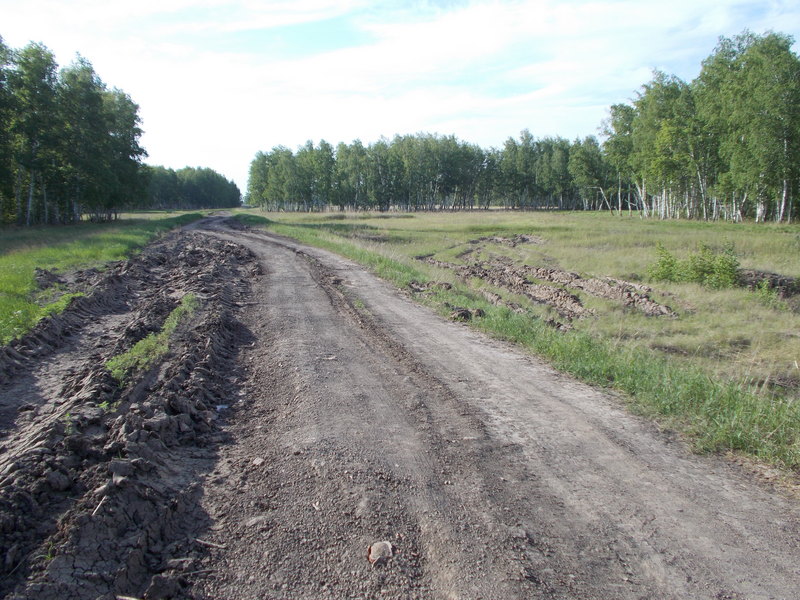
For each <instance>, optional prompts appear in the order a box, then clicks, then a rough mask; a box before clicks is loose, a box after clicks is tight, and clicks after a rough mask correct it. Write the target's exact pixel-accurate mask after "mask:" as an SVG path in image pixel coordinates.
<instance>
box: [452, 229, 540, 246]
mask: <svg viewBox="0 0 800 600" xmlns="http://www.w3.org/2000/svg"><path fill="white" fill-rule="evenodd" d="M484 242H489V243H491V244H502V245H504V246H511V247H512V248H514V247H515V246H517V245H518V244H543V243H544V240H543V239H542V238H540V237H539V236H538V235H527V234H524V233H517V234H515V235H513V236H511V237H510V238H508V237H503V236H500V235H490V236H486V237H481V238H478V239H476V240H470V241H469V242H468V243H470V244H481V243H484Z"/></svg>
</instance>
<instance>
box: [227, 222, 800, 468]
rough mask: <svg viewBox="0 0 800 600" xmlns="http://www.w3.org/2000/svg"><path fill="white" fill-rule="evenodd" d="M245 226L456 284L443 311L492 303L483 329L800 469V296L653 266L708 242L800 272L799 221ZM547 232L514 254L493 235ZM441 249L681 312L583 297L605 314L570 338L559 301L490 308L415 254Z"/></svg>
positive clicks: (439, 298) (719, 439) (474, 286)
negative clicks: (622, 291)
mask: <svg viewBox="0 0 800 600" xmlns="http://www.w3.org/2000/svg"><path fill="white" fill-rule="evenodd" d="M242 218H244V219H246V220H249V221H250V222H251V223H253V224H258V223H261V224H262V225H265V226H266V227H268V228H269V229H270V230H272V231H275V232H276V233H281V234H284V235H288V236H291V237H294V238H297V239H300V240H302V241H304V242H308V243H311V244H315V245H318V246H322V247H327V248H329V249H331V250H334V251H336V252H339V253H341V254H343V255H346V256H349V257H351V258H353V259H355V260H357V261H359V262H362V263H363V264H366V265H368V266H370V267H371V268H372V269H373V270H374V271H375V272H376V273H377V274H378V275H380V276H382V277H384V278H387V279H389V280H391V281H393V282H394V283H396V284H397V285H398V286H401V287H403V286H406V285H408V283H409V282H410V281H413V280H417V281H447V282H449V283H452V284H454V287H453V289H452V290H449V291H439V292H437V293H435V294H431V295H427V296H425V297H424V298H421V300H422V301H424V302H427V303H429V304H431V305H432V306H433V307H434V308H436V309H438V310H439V311H440V312H442V313H443V314H446V313H449V309H448V308H447V306H446V305H457V306H469V307H473V308H482V309H483V310H484V311H485V312H486V316H485V317H483V318H480V319H477V320H475V321H474V325H475V326H477V327H479V328H482V329H484V330H485V331H487V332H489V333H491V334H492V335H495V336H498V337H502V338H504V339H508V340H512V341H514V342H517V343H519V344H521V345H524V346H525V347H527V348H529V349H530V350H531V351H533V352H535V353H537V354H539V355H540V356H543V357H544V358H546V359H547V360H549V361H550V362H551V363H553V364H554V365H555V366H556V367H557V368H559V369H562V370H564V371H567V372H570V373H573V374H575V375H577V376H579V377H581V378H582V379H584V380H586V381H589V382H591V383H593V384H597V385H602V386H607V387H611V388H614V389H617V390H619V391H621V392H623V393H624V395H625V396H626V397H627V398H628V399H629V400H630V402H631V405H632V407H633V408H634V409H635V410H637V411H639V412H643V413H646V414H649V415H651V416H654V417H656V418H658V419H659V420H660V421H661V422H662V423H664V424H665V425H666V426H669V427H673V428H675V429H678V430H680V431H682V432H684V433H685V434H686V435H687V436H688V437H689V438H690V439H691V440H693V442H694V444H695V445H696V447H697V448H698V449H701V450H711V451H726V450H734V451H740V452H743V453H745V454H748V455H751V456H756V457H759V458H760V459H763V460H766V461H768V462H772V463H775V464H779V465H782V466H784V467H786V468H789V469H793V470H794V469H798V468H799V467H800V402H798V399H800V394H798V387H800V366H799V365H798V360H800V306H798V302H797V299H788V300H782V299H780V298H777V297H776V296H775V295H774V294H769V293H764V292H762V293H758V292H754V291H750V290H747V289H743V288H729V289H710V288H708V287H704V286H701V285H699V284H694V283H659V282H651V281H650V280H649V277H648V268H649V267H650V266H651V265H652V264H653V263H654V262H655V261H656V259H657V254H656V247H657V245H658V244H661V245H662V246H663V247H664V248H665V249H666V250H667V251H669V252H670V253H672V254H673V255H674V256H675V257H676V258H679V259H683V258H686V257H687V256H688V255H689V254H690V253H693V252H696V251H697V250H698V248H699V247H700V246H701V245H702V244H705V245H707V246H709V247H711V248H712V249H719V250H722V249H724V248H726V247H731V246H732V247H733V249H734V252H735V253H736V256H737V257H738V259H739V261H740V265H741V267H742V268H747V269H758V270H763V271H770V272H775V273H780V274H782V275H787V276H793V277H800V260H798V257H799V256H800V227H799V226H785V225H784V226H779V225H778V226H776V225H755V224H723V223H714V224H712V223H697V222H685V221H684V222H681V221H669V222H658V221H642V220H640V219H638V218H636V217H633V218H630V217H627V216H623V217H622V218H618V217H614V216H611V215H606V214H586V213H510V212H500V211H490V212H473V213H454V214H442V213H438V214H413V215H408V214H383V215H381V214H342V213H327V214H293V213H268V214H265V213H259V212H254V211H250V212H249V213H247V214H245V215H242ZM514 234H528V235H533V236H537V239H538V242H539V243H530V244H520V245H517V246H516V247H513V248H512V247H509V246H506V245H501V244H493V243H485V244H483V246H482V249H481V250H480V252H479V253H478V254H475V253H473V254H470V255H469V256H467V257H465V258H463V259H462V258H459V257H460V256H461V254H462V253H463V252H464V250H466V249H468V248H469V247H470V244H469V242H470V240H475V239H476V238H479V237H483V236H496V235H500V236H511V235H514ZM420 255H433V257H434V258H436V259H437V260H440V261H444V262H449V263H461V262H464V261H470V260H476V259H477V258H486V257H495V258H496V257H498V256H503V257H506V259H510V260H511V261H512V262H513V263H515V264H528V265H533V266H551V267H558V268H561V269H564V270H567V271H574V272H578V273H580V274H582V275H585V276H587V277H589V276H593V277H604V276H610V277H616V278H621V279H626V280H628V281H634V282H638V283H644V284H647V285H649V286H651V287H652V288H653V292H652V293H651V297H652V298H653V299H654V300H657V301H659V302H661V303H663V304H667V305H668V306H670V307H671V308H672V309H674V311H675V312H676V313H677V315H678V316H677V318H664V317H646V316H644V315H643V314H641V313H637V312H635V311H632V310H631V309H627V308H624V307H623V306H622V305H621V304H620V303H615V302H612V301H608V300H603V299H599V298H595V297H591V296H588V295H586V294H584V293H582V292H580V291H576V290H574V289H570V292H572V293H575V294H576V295H577V296H579V297H580V298H581V300H582V301H583V302H584V304H585V305H586V306H587V307H589V308H591V309H592V310H593V311H594V316H592V317H590V318H585V319H578V320H575V321H574V322H573V330H572V331H570V332H567V333H563V332H559V331H556V330H554V329H552V328H551V327H547V326H546V325H545V324H544V322H545V320H546V319H548V318H553V317H554V316H557V315H555V314H554V313H553V310H552V309H551V308H549V307H547V306H542V305H535V304H532V303H530V302H527V301H526V300H524V299H522V298H518V297H516V298H515V297H510V296H509V295H508V293H507V292H504V291H503V290H500V289H492V290H491V291H493V292H496V293H499V294H500V295H502V296H504V297H506V298H507V299H508V300H512V301H515V302H518V303H520V304H523V305H524V306H525V307H526V308H527V309H528V311H529V312H528V313H527V314H525V315H520V314H517V313H514V312H512V311H510V310H508V309H506V308H501V307H496V306H492V305H489V304H488V303H487V302H486V301H485V300H484V299H483V296H482V295H481V294H479V293H478V292H479V289H480V288H482V287H484V288H485V287H487V286H486V285H484V284H481V283H480V282H478V281H476V280H471V281H468V282H463V281H458V280H457V279H456V277H455V275H454V273H453V271H452V270H446V269H441V268H437V267H435V266H432V265H429V264H426V263H423V262H421V261H419V260H416V259H415V257H417V256H420Z"/></svg>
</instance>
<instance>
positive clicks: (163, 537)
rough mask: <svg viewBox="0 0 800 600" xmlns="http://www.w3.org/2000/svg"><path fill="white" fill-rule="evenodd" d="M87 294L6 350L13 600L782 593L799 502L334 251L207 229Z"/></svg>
mask: <svg viewBox="0 0 800 600" xmlns="http://www.w3.org/2000/svg"><path fill="white" fill-rule="evenodd" d="M42 279H43V285H46V283H47V280H48V279H50V278H46V277H43V278H42ZM92 282H93V287H92V293H91V294H89V295H88V296H87V297H85V298H81V299H78V300H76V301H74V302H73V304H72V305H71V306H70V308H68V310H67V311H66V312H65V313H64V314H63V315H61V316H59V317H57V318H55V319H52V320H48V321H44V322H42V323H41V324H40V325H39V327H38V329H37V331H35V332H34V333H33V334H31V335H29V336H27V337H26V338H24V339H22V340H19V341H18V342H15V343H14V344H13V345H12V346H9V347H6V348H4V349H1V350H0V378H1V379H0V436H1V437H0V595H2V596H3V597H6V598H14V599H15V600H16V599H22V598H44V599H56V598H58V599H69V598H76V599H83V598H87V599H89V598H91V599H94V598H102V599H113V598H119V597H130V598H147V599H156V598H158V599H162V598H197V599H201V598H202V599H209V600H210V599H216V598H226V599H228V598H229V599H278V598H280V599H288V598H292V599H294V598H299V599H304V598H308V599H311V598H331V599H339V598H443V599H445V598H446V599H450V598H465V599H466V598H470V599H471V598H484V599H487V600H488V599H502V598H564V599H567V598H597V599H618V598H623V599H639V598H641V599H644V598H664V599H672V598H675V599H688V598H709V599H722V598H736V599H745V598H748V599H749V598H753V599H755V598H759V599H760V598H783V599H789V598H796V597H797V595H798V594H797V590H798V589H800V566H799V565H800V560H798V559H800V527H799V526H798V525H799V524H800V520H799V519H798V517H800V509H798V506H797V504H796V501H794V500H792V499H791V498H789V497H788V496H785V495H784V494H782V493H781V492H780V491H779V490H774V489H770V488H769V487H767V486H766V484H764V483H762V482H759V481H756V480H753V479H752V478H751V477H750V476H749V475H748V474H747V473H745V472H743V471H742V470H741V468H740V467H738V466H737V465H735V464H732V463H731V462H729V461H727V460H725V459H723V458H718V457H702V456H696V455H692V454H691V453H690V452H689V451H688V450H687V449H686V448H685V447H684V445H683V444H682V443H680V442H679V441H677V440H675V439H674V437H673V436H670V435H669V434H667V433H664V432H660V431H659V430H657V429H656V428H655V427H654V426H653V425H651V424H649V423H648V422H646V421H644V420H641V419H639V418H637V417H633V416H631V415H629V414H627V413H626V412H625V411H624V410H623V408H622V407H621V404H620V402H619V401H618V400H616V399H615V398H613V397H609V396H608V395H606V394H604V393H601V392H599V391H597V390H594V389H592V388H589V387H587V386H585V385H582V384H579V383H576V382H575V381H573V380H571V379H569V378H568V377H566V376H563V375H560V374H558V373H556V372H554V371H552V370H551V369H550V368H548V367H547V366H545V365H543V364H541V363H539V362H538V361H537V360H535V359H533V358H531V357H529V356H526V355H524V354H522V353H520V352H519V351H517V350H516V349H515V348H513V347H511V346H508V345H505V344H502V343H499V342H497V341H493V340H490V339H488V338H486V337H484V336H482V335H480V334H478V333H476V332H474V331H472V330H470V329H469V328H468V327H466V326H465V325H463V324H459V323H454V322H450V321H447V320H445V319H442V318H440V317H438V316H436V315H435V314H433V313H432V312H430V311H429V310H427V309H425V308H423V307H420V306H418V305H416V304H414V303H413V302H412V301H411V300H409V299H408V298H407V297H405V296H404V295H403V294H401V293H399V292H398V291H397V290H395V289H393V288H391V287H390V286H389V285H387V284H386V283H384V282H381V281H380V280H378V279H376V278H375V277H374V276H372V275H371V274H369V273H368V272H366V271H365V270H364V269H363V268H362V267H359V266H357V265H355V264H353V263H351V262H349V261H347V260H344V259H342V258H340V257H338V256H335V255H333V254H331V253H328V252H325V251H322V250H316V249H311V248H308V247H303V246H301V245H299V244H297V243H295V242H293V241H291V240H287V239H283V238H280V237H277V236H274V235H270V234H267V233H264V232H257V231H250V230H246V229H245V228H243V227H242V226H241V225H239V224H238V222H237V221H234V220H232V219H228V218H224V217H216V218H210V219H207V220H205V221H203V222H201V223H200V224H199V225H198V226H196V227H194V228H188V229H184V230H182V231H179V232H176V233H173V234H171V235H170V236H168V237H167V238H165V239H163V240H161V241H160V242H158V243H156V244H153V245H152V246H150V247H149V248H148V249H147V250H146V251H145V252H143V253H142V254H141V255H140V256H138V257H136V258H134V259H132V260H130V261H128V262H125V263H121V264H118V265H115V266H113V267H112V268H111V269H109V270H108V271H107V272H105V273H104V274H101V275H97V276H95V277H94V278H93V279H92ZM189 292H192V293H194V294H195V295H196V296H197V297H198V298H199V299H200V301H201V302H200V307H199V308H198V310H197V312H196V313H194V314H193V315H192V317H191V318H190V319H188V320H187V322H185V323H183V324H182V325H181V327H179V329H178V332H177V334H176V335H175V336H174V337H173V340H172V342H171V350H170V352H169V354H167V356H166V357H165V358H164V359H163V360H162V361H161V362H160V363H159V364H157V365H155V366H154V367H152V368H151V369H149V370H148V371H147V372H146V373H139V374H136V375H135V376H134V377H132V378H131V380H130V381H128V382H127V383H125V384H124V385H121V384H119V383H118V382H117V381H116V380H114V378H113V377H111V375H110V374H109V373H108V371H107V370H106V369H105V366H104V365H105V361H106V360H108V358H110V357H111V356H115V355H117V354H119V353H120V352H123V351H125V350H126V349H128V348H130V347H131V346H132V345H133V344H135V343H136V341H138V340H139V339H141V338H143V337H144V336H145V335H147V333H149V332H152V331H157V330H158V329H159V328H160V327H161V325H162V324H163V320H164V319H165V318H166V316H167V315H168V314H169V312H170V311H171V310H172V309H173V308H174V307H175V306H176V305H177V304H178V302H179V301H180V298H181V297H183V295H185V294H186V293H189ZM384 542H387V543H388V544H387V543H384ZM370 546H372V548H373V550H372V552H370V551H369V550H368V548H370ZM389 549H390V550H389ZM389 554H391V555H389ZM368 558H371V559H372V560H368ZM376 558H377V559H378V560H377V561H375V559H376ZM373 561H375V562H374V564H373Z"/></svg>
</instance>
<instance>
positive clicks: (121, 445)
mask: <svg viewBox="0 0 800 600" xmlns="http://www.w3.org/2000/svg"><path fill="white" fill-rule="evenodd" d="M258 272H259V271H258V267H257V263H256V262H255V261H254V259H253V256H252V255H251V254H250V252H249V251H247V250H245V249H244V248H242V247H241V246H237V245H235V244H231V243H227V242H223V241H220V240H213V239H209V238H207V237H205V236H201V235H200V234H197V233H191V232H180V233H174V234H171V235H170V236H168V237H167V238H166V239H164V240H163V241H161V242H159V243H157V244H155V245H153V246H151V247H150V248H148V249H147V250H145V251H144V252H143V253H142V254H141V255H140V256H138V257H136V258H134V259H132V260H130V261H127V262H124V263H119V264H117V265H115V266H113V267H112V268H111V269H110V270H109V271H108V272H107V273H106V274H105V276H103V277H102V279H100V280H99V281H98V282H97V283H96V284H95V285H94V289H93V293H91V294H90V295H88V296H87V297H84V298H79V299H77V300H75V301H73V302H72V303H71V305H70V306H69V308H68V309H67V310H66V311H65V312H64V313H63V314H62V315H59V316H58V317H55V318H53V319H48V320H45V321H43V322H41V323H40V324H39V325H38V326H37V328H36V330H35V331H33V332H32V333H31V334H30V335H28V336H25V337H24V338H22V339H20V340H18V341H16V342H14V343H13V344H12V345H10V346H8V347H6V348H3V349H2V351H0V374H1V375H2V380H0V381H1V383H0V425H1V426H2V429H1V430H0V435H2V438H1V439H0V548H2V549H3V555H2V556H0V595H5V596H6V597H8V598H14V599H17V598H19V599H21V598H32V597H35V598H45V599H47V598H54V599H55V598H59V599H62V598H87V597H92V598H113V597H114V594H127V595H132V596H136V597H141V596H142V595H144V597H146V598H164V597H169V596H170V595H172V594H173V593H176V592H178V591H179V589H180V579H179V578H178V577H177V576H173V575H174V573H175V572H176V571H177V570H179V567H181V566H182V565H184V563H180V562H175V559H176V558H181V557H184V556H186V555H188V554H189V551H190V550H192V551H194V552H197V551H199V550H202V548H199V547H198V546H197V545H196V544H194V543H193V542H192V540H191V539H187V536H186V532H187V531H192V530H197V529H198V528H200V527H202V525H203V523H204V519H203V517H202V515H201V514H196V512H195V510H194V509H195V508H196V506H197V495H198V493H199V487H198V485H197V483H196V480H197V478H198V476H199V474H201V473H202V472H203V470H205V469H208V468H209V464H210V461H211V460H212V459H213V456H214V447H215V445H217V444H218V443H219V442H220V441H221V439H222V438H221V434H220V433H219V432H218V431H217V427H216V421H217V419H218V418H219V415H220V414H224V410H225V409H224V408H223V407H224V405H228V404H230V403H232V402H233V401H234V400H235V398H236V397H237V384H236V381H235V368H234V362H233V361H234V358H235V355H236V353H237V351H238V350H237V349H238V347H239V346H240V345H241V344H242V343H245V342H247V340H248V334H247V331H245V330H243V328H242V326H241V325H240V324H239V322H238V321H237V318H236V314H237V311H238V310H239V305H240V304H241V299H242V298H243V297H244V296H245V294H246V293H247V292H248V286H249V277H250V276H252V275H255V274H257V273H258ZM190 292H191V293H194V294H195V295H196V296H197V297H198V298H199V299H200V306H199V308H198V310H197V312H196V313H195V314H194V315H193V316H192V317H191V318H190V319H189V320H188V321H190V322H187V323H185V324H184V325H183V326H182V327H181V328H180V329H179V332H178V334H177V335H176V336H174V339H173V341H172V342H171V352H170V353H169V354H168V355H167V357H166V359H165V360H164V361H163V362H162V363H161V364H159V365H156V366H155V367H153V368H151V369H150V370H149V371H148V372H146V373H143V374H139V375H138V376H136V377H133V378H132V379H131V380H130V381H129V382H128V383H127V385H125V386H120V385H119V384H118V382H117V381H116V380H115V379H114V378H113V377H112V376H111V374H110V373H109V372H108V370H107V369H106V368H105V366H104V365H105V363H106V361H107V360H108V359H109V358H111V357H113V356H116V355H118V354H120V353H122V352H125V351H126V350H128V349H130V348H131V347H132V346H133V345H134V344H135V343H136V342H138V341H139V340H141V339H142V338H144V337H145V336H147V335H148V334H149V333H152V332H154V331H157V330H159V329H160V328H161V326H162V324H163V322H164V319H165V318H166V316H167V315H168V314H169V313H170V312H171V310H172V309H173V308H174V307H175V306H176V305H177V303H178V302H179V300H180V298H181V297H183V296H184V295H185V294H187V293H190ZM23 373H24V374H23Z"/></svg>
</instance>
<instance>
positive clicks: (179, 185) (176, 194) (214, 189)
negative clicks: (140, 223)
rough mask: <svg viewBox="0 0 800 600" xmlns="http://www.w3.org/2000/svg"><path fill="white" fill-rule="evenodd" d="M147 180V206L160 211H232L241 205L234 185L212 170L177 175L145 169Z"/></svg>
mask: <svg viewBox="0 0 800 600" xmlns="http://www.w3.org/2000/svg"><path fill="white" fill-rule="evenodd" d="M145 173H146V175H147V178H148V187H147V199H146V200H145V204H146V205H147V206H148V207H150V208H157V209H173V210H174V209H181V210H187V209H189V210H191V209H198V208H232V207H236V206H239V205H240V204H241V199H242V195H241V193H240V192H239V188H238V187H237V185H236V184H235V183H234V182H233V181H229V180H227V179H225V177H224V176H222V175H220V174H219V173H217V172H216V171H214V170H213V169H208V168H202V167H198V168H195V167H184V168H183V169H179V170H178V171H174V170H173V169H168V168H166V167H162V166H146V167H145Z"/></svg>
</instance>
